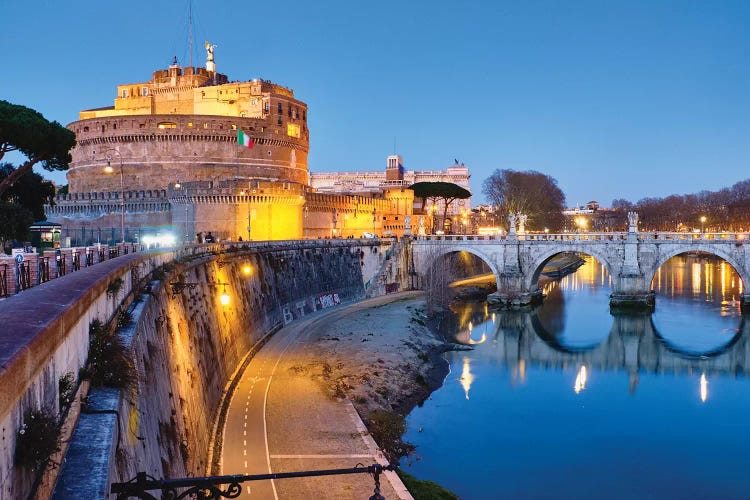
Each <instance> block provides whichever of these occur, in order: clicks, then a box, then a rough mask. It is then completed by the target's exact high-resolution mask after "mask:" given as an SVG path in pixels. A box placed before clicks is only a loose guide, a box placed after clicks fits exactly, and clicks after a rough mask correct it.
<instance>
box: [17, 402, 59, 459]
mask: <svg viewBox="0 0 750 500" xmlns="http://www.w3.org/2000/svg"><path fill="white" fill-rule="evenodd" d="M59 449H60V446H59V444H58V426H57V418H56V416H55V414H54V413H53V412H52V410H50V409H49V408H41V409H39V410H26V413H24V416H23V425H22V426H21V428H20V429H19V430H18V433H17V434H16V453H15V463H16V465H18V466H20V467H26V468H29V469H32V470H36V471H38V470H42V469H43V468H44V467H46V466H47V462H49V457H50V456H52V454H53V453H55V452H56V451H58V450H59Z"/></svg>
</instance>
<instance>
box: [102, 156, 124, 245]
mask: <svg viewBox="0 0 750 500" xmlns="http://www.w3.org/2000/svg"><path fill="white" fill-rule="evenodd" d="M110 151H114V152H115V153H117V158H118V159H119V160H120V234H121V236H122V243H123V244H125V180H124V178H123V170H122V155H121V154H120V152H119V151H118V150H116V149H108V150H106V151H105V152H104V153H105V154H106V155H107V156H106V158H107V166H106V167H104V172H105V173H107V174H112V173H114V171H115V169H114V168H112V161H111V160H112V156H110V155H109V152H110Z"/></svg>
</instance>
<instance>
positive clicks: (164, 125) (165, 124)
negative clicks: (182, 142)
mask: <svg viewBox="0 0 750 500" xmlns="http://www.w3.org/2000/svg"><path fill="white" fill-rule="evenodd" d="M157 127H159V128H177V124H176V123H174V122H161V123H159V124H158V125H157Z"/></svg>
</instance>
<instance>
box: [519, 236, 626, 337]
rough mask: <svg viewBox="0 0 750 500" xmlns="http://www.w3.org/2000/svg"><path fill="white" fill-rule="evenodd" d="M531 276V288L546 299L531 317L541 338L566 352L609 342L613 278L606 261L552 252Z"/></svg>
mask: <svg viewBox="0 0 750 500" xmlns="http://www.w3.org/2000/svg"><path fill="white" fill-rule="evenodd" d="M529 274H530V280H529V283H528V286H529V289H530V290H534V289H535V287H536V288H537V289H538V290H540V291H541V292H542V293H543V296H544V300H543V302H542V304H541V305H539V306H538V307H537V308H536V309H535V310H534V311H533V317H532V323H533V325H534V330H535V331H536V332H537V334H538V335H539V336H540V338H542V339H543V340H544V341H545V342H547V343H548V344H549V345H551V346H553V347H554V348H555V349H559V350H563V351H567V352H579V351H587V350H591V349H594V348H595V347H596V346H598V345H600V344H601V343H602V342H605V341H606V339H607V338H608V337H609V333H610V330H611V328H612V318H611V316H610V314H609V296H610V294H611V293H612V278H611V274H610V272H609V268H608V266H607V265H606V264H605V263H603V259H602V260H599V259H597V258H596V257H595V256H592V255H590V254H587V253H583V252H560V251H557V252H554V251H550V252H549V253H548V254H547V255H543V256H542V257H541V258H540V259H539V260H537V263H536V265H535V266H533V271H532V272H530V273H529ZM540 332H541V333H540Z"/></svg>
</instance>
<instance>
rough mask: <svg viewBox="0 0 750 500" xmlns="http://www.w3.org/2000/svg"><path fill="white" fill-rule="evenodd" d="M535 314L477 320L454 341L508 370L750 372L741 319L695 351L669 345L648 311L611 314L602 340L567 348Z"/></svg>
mask: <svg viewBox="0 0 750 500" xmlns="http://www.w3.org/2000/svg"><path fill="white" fill-rule="evenodd" d="M537 311H538V310H537ZM537 311H533V312H530V313H529V312H521V311H509V312H504V313H502V314H498V315H496V316H494V319H489V318H487V319H486V320H485V319H484V318H483V317H482V316H480V317H477V316H475V317H474V319H475V320H476V323H477V324H480V323H481V322H482V321H487V323H485V324H484V325H481V326H479V327H477V328H474V329H473V330H472V329H469V328H465V329H462V330H461V331H460V332H459V333H458V334H457V335H456V341H457V342H459V343H463V344H476V343H478V340H477V339H479V340H480V341H482V340H483V341H482V343H485V344H491V346H490V345H485V346H482V348H480V349H477V350H476V351H475V352H474V353H473V354H472V357H473V358H487V359H491V360H492V361H495V362H497V361H500V362H504V363H506V364H507V365H508V366H510V367H516V366H518V365H519V364H523V365H537V366H543V367H548V368H558V369H565V368H574V367H577V366H580V365H585V366H588V367H590V368H596V369H599V370H607V371H618V370H624V371H627V372H629V373H631V374H632V373H638V372H644V373H676V372H699V373H700V372H706V373H715V374H719V373H720V374H727V375H733V376H738V375H745V374H747V373H750V364H749V363H748V362H747V361H746V360H748V359H750V344H749V342H748V338H749V336H748V334H747V330H748V329H750V324H748V322H746V321H745V320H744V319H743V320H742V321H741V322H740V325H739V328H738V329H737V331H736V333H735V334H734V335H733V336H732V337H731V338H728V340H727V343H726V344H725V345H724V346H722V347H720V348H718V349H715V350H713V351H710V352H700V353H699V352H686V351H680V350H678V349H677V348H676V347H674V346H671V345H670V344H669V343H668V342H667V341H665V340H664V338H663V337H661V335H660V334H659V332H658V331H657V329H656V328H655V327H654V324H653V321H652V315H651V314H649V313H642V314H618V315H613V316H612V319H613V321H612V327H611V329H610V331H609V336H608V337H607V338H606V340H604V341H603V342H601V343H599V344H597V345H595V346H591V347H589V348H571V347H567V346H565V345H562V344H561V343H560V342H559V341H558V339H557V338H556V337H555V336H554V335H552V334H550V333H549V332H548V331H547V330H546V329H545V327H544V325H543V324H542V322H541V321H540V320H539V317H538V315H537ZM485 326H486V327H487V330H486V332H485V331H484V328H485ZM480 330H482V332H484V333H482V332H480ZM472 339H473V340H472Z"/></svg>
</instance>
